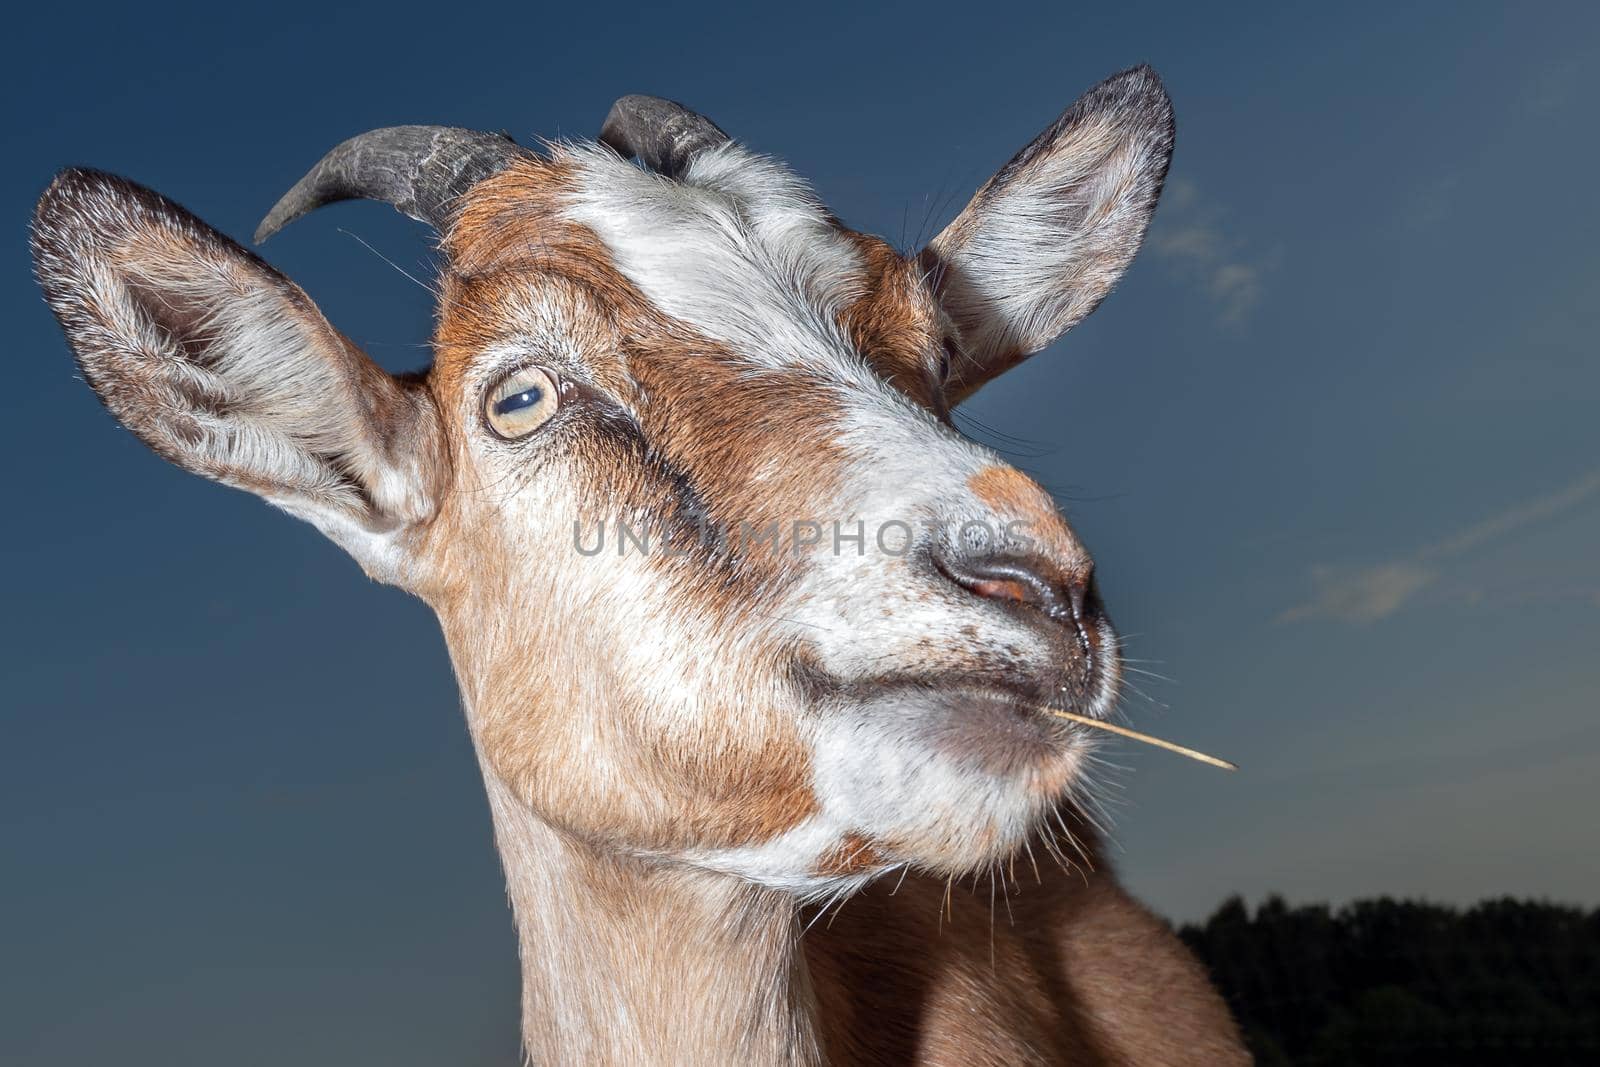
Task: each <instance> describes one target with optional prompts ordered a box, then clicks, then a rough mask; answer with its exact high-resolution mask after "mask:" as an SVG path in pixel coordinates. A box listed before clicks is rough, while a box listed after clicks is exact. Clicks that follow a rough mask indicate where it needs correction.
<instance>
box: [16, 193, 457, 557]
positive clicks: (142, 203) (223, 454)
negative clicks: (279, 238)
mask: <svg viewBox="0 0 1600 1067" xmlns="http://www.w3.org/2000/svg"><path fill="white" fill-rule="evenodd" d="M32 237H33V239H32V247H33V260H34V268H35V270H36V271H37V273H38V276H39V281H40V284H41V285H42V286H43V287H44V292H45V298H46V299H47V300H48V301H49V303H50V307H51V310H53V311H54V312H55V314H56V318H57V319H58V320H59V321H60V323H61V326H62V329H63V330H65V331H66V334H67V340H68V341H69V342H70V343H71V345H72V348H73V351H74V353H75V354H76V355H77V359H78V365H79V366H80V367H81V368H82V369H83V375H84V377H85V378H86V379H87V380H88V382H89V384H90V385H91V386H92V387H93V388H94V390H95V392H96V393H97V394H99V396H100V399H101V401H102V402H103V403H104V404H105V406H106V407H107V408H108V409H109V410H110V411H111V413H112V414H113V415H114V416H116V418H117V420H118V421H119V422H121V423H122V425H123V426H125V427H127V428H128V429H129V430H131V431H133V433H134V434H135V435H136V436H138V437H139V439H140V440H142V441H143V442H144V443H145V444H147V445H149V446H150V447H151V448H153V449H154V450H155V451H156V452H158V453H160V454H161V455H163V456H165V457H166V458H167V459H170V460H172V461H173V462H174V463H176V464H178V465H179V466H180V467H183V468H185V469H186V470H190V471H193V472H194V473H196V474H201V475H204V476H205V477H207V478H212V479H215V480H216V481H219V482H223V483H225V484H227V485H232V486H235V487H237V488H240V489H247V490H249V491H250V492H252V493H256V494H257V495H259V496H261V497H263V498H265V499H266V500H268V501H270V502H271V503H273V504H275V505H277V506H278V507H281V508H283V509H284V510H285V511H288V512H290V513H291V514H294V515H297V516H299V517H300V518H303V519H306V520H308V521H310V522H311V523H313V524H314V525H316V526H317V527H318V528H319V529H321V530H322V531H323V532H324V533H326V534H327V535H328V536H329V537H331V538H332V539H333V540H334V541H336V542H338V543H339V544H340V545H341V546H343V547H344V548H345V549H346V550H347V551H349V552H350V553H351V554H352V555H353V556H355V557H356V559H357V560H358V561H359V562H360V563H361V565H362V566H363V568H365V569H366V570H367V572H368V573H369V574H371V575H372V576H373V577H375V578H379V579H382V580H386V581H393V582H397V583H398V582H401V581H402V577H403V575H402V571H403V569H404V568H403V562H404V560H403V555H404V553H403V549H402V544H403V541H402V538H403V534H404V532H405V531H406V530H407V529H408V528H412V527H415V526H416V525H418V524H420V523H423V522H426V521H427V520H428V519H429V518H431V517H432V515H433V512H434V508H435V502H436V499H437V496H438V492H437V480H438V473H439V470H440V467H441V461H440V457H441V455H442V436H441V433H440V427H439V419H438V415H437V412H436V409H435V407H434V404H433V402H432V400H431V398H430V397H429V395H428V394H427V392H426V391H425V390H424V389H422V388H421V387H420V386H417V385H412V384H407V383H405V382H402V381H401V380H399V379H397V378H395V377H393V376H391V375H390V374H388V373H386V372H385V371H384V370H382V369H381V368H380V367H378V366H377V365H376V364H375V363H373V362H372V360H370V359H369V358H367V356H366V355H364V354H363V353H362V352H361V351H360V350H358V349H357V348H356V347H355V346H354V345H353V344H352V343H351V342H350V341H348V340H346V339H345V338H344V337H343V336H342V335H341V334H340V333H339V332H338V331H336V330H335V329H334V328H333V327H332V326H330V325H328V322H327V320H326V319H324V318H323V317H322V314H321V312H319V311H318V310H317V308H316V306H315V305H314V304H312V302H311V300H310V298H308V297H307V296H306V295H305V293H304V292H302V291H301V290H300V288H299V287H298V286H296V285H295V284H294V283H292V282H290V281H289V280H288V279H287V278H285V277H283V275H281V274H279V273H278V272H277V271H275V270H273V269H272V268H271V267H269V266H267V265H266V263H264V262H262V261H261V260H260V259H259V258H258V257H256V256H255V255H253V254H252V253H250V252H248V251H246V250H245V249H243V248H241V247H240V246H239V245H238V244H236V243H234V242H233V241H231V240H229V239H228V238H226V237H224V236H222V234H220V233H218V232H217V231H216V230H213V229H212V228H211V227H209V226H207V225H206V224H205V223H203V222H201V221H200V220H199V219H197V218H196V217H194V216H193V215H191V214H190V213H189V212H187V211H185V210H184V209H183V208H181V207H179V206H178V205H177V204H175V203H173V202H172V201H170V200H168V199H166V198H165V197H162V196H159V195H157V194H156V193H153V192H151V191H150V190H148V189H145V188H143V187H142V186H139V185H135V184H134V183H132V182H129V181H126V180H124V179H121V178H117V177H114V176H112V175H109V174H102V173H98V172H95V171H87V170H68V171H63V172H62V173H61V174H60V175H59V176H57V178H56V180H55V181H54V182H52V183H51V185H50V188H49V189H47V190H46V191H45V194H44V196H43V197H42V198H40V200H39V206H38V209H37V210H36V211H35V214H34V221H33V235H32Z"/></svg>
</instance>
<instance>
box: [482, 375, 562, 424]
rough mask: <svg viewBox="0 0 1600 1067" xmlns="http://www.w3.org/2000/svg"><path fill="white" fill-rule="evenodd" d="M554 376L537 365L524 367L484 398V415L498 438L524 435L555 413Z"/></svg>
mask: <svg viewBox="0 0 1600 1067" xmlns="http://www.w3.org/2000/svg"><path fill="white" fill-rule="evenodd" d="M557 394H558V391H557V389H556V382H555V378H554V377H553V376H552V375H551V374H550V373H549V372H548V371H544V370H541V369H540V368H538V367H523V368H521V369H520V370H515V371H512V372H511V373H510V374H508V375H506V376H505V377H504V378H501V379H500V381H499V382H498V383H496V384H495V386H494V387H493V388H492V389H490V390H489V395H488V396H486V397H484V401H483V414H484V418H486V419H488V420H489V427H490V429H492V430H494V432H495V433H497V434H499V435H500V436H501V437H506V438H513V437H523V436H525V435H527V434H530V433H532V432H533V431H534V430H537V429H538V428H539V427H541V426H543V425H544V424H545V423H547V422H549V421H550V417H551V416H552V415H554V414H555V413H556V405H557V403H558V402H559V401H558V395H557Z"/></svg>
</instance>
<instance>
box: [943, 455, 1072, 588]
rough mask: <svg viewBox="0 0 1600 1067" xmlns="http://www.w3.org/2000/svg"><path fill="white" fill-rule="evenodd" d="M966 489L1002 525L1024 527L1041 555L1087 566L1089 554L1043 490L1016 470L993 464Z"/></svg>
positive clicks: (1066, 563) (1069, 565)
mask: <svg viewBox="0 0 1600 1067" xmlns="http://www.w3.org/2000/svg"><path fill="white" fill-rule="evenodd" d="M967 488H968V489H969V490H971V491H972V495H973V496H975V497H977V498H978V500H979V501H981V502H982V503H983V504H984V506H985V507H987V508H989V510H990V511H992V512H993V513H994V514H995V515H996V516H997V517H999V518H1000V519H1001V520H1002V521H1007V520H1015V521H1018V522H1021V523H1024V524H1025V527H1024V528H1023V529H1021V530H1019V531H1018V532H1020V533H1024V534H1026V535H1027V536H1028V537H1031V538H1032V539H1033V540H1034V541H1036V542H1038V543H1039V548H1040V551H1041V552H1043V553H1044V554H1045V555H1047V556H1049V557H1051V558H1053V559H1055V560H1057V561H1058V562H1059V563H1061V564H1062V565H1063V566H1064V567H1082V566H1087V564H1088V554H1087V553H1086V552H1084V549H1083V546H1082V545H1081V544H1080V543H1079V542H1078V538H1077V536H1076V535H1075V534H1073V532H1072V528H1071V527H1069V526H1068V525H1067V522H1066V520H1065V519H1063V518H1062V517H1061V513H1060V512H1059V511H1058V510H1056V506H1055V502H1054V501H1052V500H1051V499H1050V494H1049V493H1047V492H1045V491H1044V487H1043V486H1041V485H1040V484H1039V483H1038V482H1035V481H1034V480H1033V479H1031V478H1029V477H1028V476H1027V475H1026V474H1023V473H1022V472H1021V471H1019V470H1017V469H1016V468H1015V467H1006V466H1002V465H1001V464H998V463H996V464H991V465H990V466H987V467H984V468H983V469H982V470H979V471H977V472H976V473H975V474H973V475H972V476H971V477H969V478H968V479H967Z"/></svg>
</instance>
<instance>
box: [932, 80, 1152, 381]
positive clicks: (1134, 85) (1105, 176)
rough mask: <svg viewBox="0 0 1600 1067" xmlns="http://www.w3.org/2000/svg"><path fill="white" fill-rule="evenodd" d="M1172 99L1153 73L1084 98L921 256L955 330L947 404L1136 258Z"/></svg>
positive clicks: (1080, 307)
mask: <svg viewBox="0 0 1600 1067" xmlns="http://www.w3.org/2000/svg"><path fill="white" fill-rule="evenodd" d="M1172 132H1173V125H1172V102H1171V101H1170V100H1168V98H1167V93H1166V90H1165V89H1163V88H1162V86H1161V79H1160V78H1158V77H1156V73H1155V71H1153V70H1151V69H1150V68H1149V67H1135V68H1133V69H1132V70H1128V71H1124V72H1123V73H1121V74H1118V75H1116V76H1114V77H1111V78H1108V79H1107V80H1106V81H1104V82H1101V83H1100V84H1099V85H1097V86H1095V87H1094V88H1093V89H1090V90H1089V91H1088V92H1087V93H1085V94H1084V95H1083V96H1082V97H1081V98H1079V100H1078V101H1077V102H1076V103H1075V104H1073V105H1072V106H1071V107H1069V108H1068V109H1067V110H1066V111H1065V112H1063V113H1062V115H1061V117H1060V118H1058V119H1057V120H1056V121H1055V122H1054V123H1053V124H1052V125H1051V126H1050V127H1049V128H1048V129H1046V130H1045V131H1044V132H1043V133H1041V134H1039V136H1038V137H1035V138H1034V139H1033V141H1032V142H1031V143H1030V144H1029V145H1028V146H1027V147H1026V148H1024V149H1023V150H1022V151H1021V152H1019V153H1017V155H1016V156H1015V157H1014V158H1013V159H1012V160H1011V162H1009V163H1007V164H1006V165H1005V166H1004V167H1002V168H1001V169H1000V172H999V173H997V174H996V175H995V176H994V177H993V178H990V179H989V181H988V182H986V183H985V184H984V186H983V188H981V189H979V190H978V192H977V195H975V196H974V197H973V198H972V202H971V203H969V204H968V205H967V206H966V208H964V209H963V210H962V212H961V214H960V215H958V216H957V217H956V219H955V221H953V222H951V223H950V225H949V226H947V227H946V228H945V229H944V231H943V232H942V233H940V234H939V236H937V237H935V238H934V239H933V241H932V242H931V243H930V244H929V245H928V247H927V248H926V249H925V250H924V251H923V253H922V258H923V263H924V265H925V266H926V267H928V269H929V270H930V272H931V273H932V276H933V277H934V279H935V283H936V285H937V287H938V291H939V297H940V301H941V303H942V304H943V305H944V308H945V310H946V312H947V313H948V314H949V315H950V317H951V319H952V320H953V321H954V322H955V324H956V328H957V329H958V330H959V331H960V333H961V337H960V346H959V347H960V349H961V354H962V355H963V356H965V357H967V358H964V359H957V360H956V361H955V363H956V365H955V366H952V367H951V375H950V384H949V386H948V390H949V393H948V395H949V397H950V400H951V403H957V402H959V401H960V400H962V399H965V398H966V397H967V396H969V395H971V394H972V392H973V391H974V390H976V389H977V388H978V387H979V386H981V385H982V384H983V383H984V382H987V381H988V380H989V379H990V378H993V377H995V376H996V375H998V374H1000V373H1001V372H1002V371H1005V370H1008V369H1010V368H1011V367H1014V366H1016V365H1017V364H1018V363H1020V362H1022V360H1023V359H1025V358H1027V357H1028V356H1030V355H1032V354H1033V353H1034V352H1037V351H1038V350H1039V349H1041V348H1043V347H1044V346H1045V345H1048V344H1049V343H1050V342H1051V341H1053V340H1055V339H1056V338H1057V337H1059V336H1061V335H1062V334H1064V333H1066V332H1067V331H1068V330H1069V329H1071V328H1072V327H1073V326H1075V325H1077V323H1078V322H1080V321H1081V320H1082V319H1083V318H1084V316H1086V315H1088V314H1089V312H1091V311H1093V310H1094V309H1095V307H1096V305H1098V304H1099V303H1100V301H1101V300H1102V299H1103V298H1104V297H1105V295H1106V294H1107V293H1108V292H1110V291H1111V288H1112V286H1114V285H1115V284H1116V282H1117V279H1118V278H1120V277H1121V276H1122V272H1123V271H1125V270H1126V269H1127V267H1128V264H1129V262H1131V261H1132V259H1133V257H1134V254H1135V253H1136V252H1138V250H1139V245H1140V243H1141V242H1142V241H1143V240H1144V234H1145V230H1146V229H1148V228H1149V225H1150V219H1151V216H1152V215H1154V214H1155V208H1156V200H1157V198H1158V197H1160V195H1161V185H1162V182H1163V181H1164V180H1165V179H1166V175H1167V164H1168V162H1169V161H1170V160H1171V158H1172Z"/></svg>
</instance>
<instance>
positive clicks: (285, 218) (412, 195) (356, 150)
mask: <svg viewBox="0 0 1600 1067" xmlns="http://www.w3.org/2000/svg"><path fill="white" fill-rule="evenodd" d="M529 154H530V153H529V152H528V150H527V149H526V148H523V147H521V146H520V145H518V144H517V143H516V142H515V141H513V140H512V139H511V135H510V134H505V133H480V132H478V131H477V130H461V129H456V128H455V127H453V126H390V127H388V128H387V129H382V130H372V131H370V132H368V133H363V134H360V135H358V136H355V137H352V138H350V139H349V140H348V141H345V142H344V143H343V144H341V145H339V146H338V147H337V148H335V149H334V150H333V151H331V152H329V153H328V154H327V155H325V156H323V157H322V160H321V162H319V163H318V164H317V165H316V166H314V167H312V168H311V171H310V173H308V174H307V175H306V176H305V177H304V178H301V179H300V180H299V181H297V182H295V184H294V188H292V189H290V190H289V191H288V192H287V193H284V194H283V199H282V200H279V201H278V203H277V204H276V205H275V206H274V207H273V209H272V210H271V211H269V212H267V217H266V218H264V219H262V220H261V225H260V226H257V227H256V243H257V244H259V243H261V242H262V241H265V240H266V239H267V238H269V237H271V236H272V235H273V234H275V233H277V232H278V231H279V230H281V229H283V228H284V227H285V226H287V225H289V223H291V222H293V221H294V220H295V219H297V218H299V217H300V216H301V215H304V214H305V213H306V212H308V211H312V210H314V209H316V208H319V207H321V206H322V205H324V204H331V203H333V202H335V201H337V200H357V199H360V200H382V201H384V202H386V203H389V204H392V205H394V206H395V207H396V208H398V209H399V210H400V211H402V212H404V213H405V214H407V215H410V216H411V217H412V218H414V219H417V220H418V221H420V222H426V223H428V224H429V225H430V226H432V227H433V228H434V229H436V230H439V231H440V232H443V231H444V230H445V228H446V227H447V226H448V224H449V222H450V212H451V210H452V208H453V206H454V201H455V200H456V198H457V197H459V196H460V195H461V194H462V193H464V192H466V191H467V190H468V189H470V188H472V187H473V186H474V185H476V184H477V183H478V182H480V181H482V180H483V179H485V178H487V177H489V175H491V174H494V173H497V172H498V171H500V170H501V169H503V168H504V167H505V166H506V164H508V163H510V162H511V161H512V160H514V159H518V158H522V157H524V156H527V155H529Z"/></svg>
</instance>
